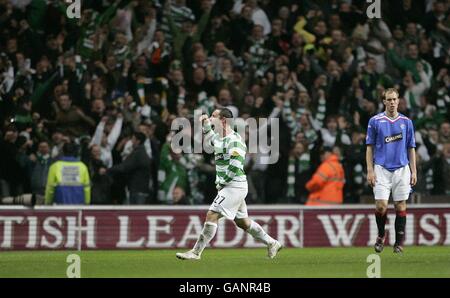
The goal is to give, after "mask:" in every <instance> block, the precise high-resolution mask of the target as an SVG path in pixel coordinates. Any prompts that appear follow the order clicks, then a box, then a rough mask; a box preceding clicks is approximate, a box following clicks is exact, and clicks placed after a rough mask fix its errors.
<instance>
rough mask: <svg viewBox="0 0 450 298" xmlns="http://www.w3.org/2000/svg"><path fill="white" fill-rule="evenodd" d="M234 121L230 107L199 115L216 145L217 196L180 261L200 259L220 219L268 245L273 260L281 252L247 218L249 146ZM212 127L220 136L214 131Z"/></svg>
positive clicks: (269, 238) (210, 140)
mask: <svg viewBox="0 0 450 298" xmlns="http://www.w3.org/2000/svg"><path fill="white" fill-rule="evenodd" d="M232 118H233V114H232V113H231V111H230V110H229V109H227V108H222V109H216V110H214V112H213V113H212V115H211V118H208V116H207V115H202V116H200V119H199V120H200V121H201V122H202V124H203V133H204V135H205V138H206V140H207V141H208V143H209V142H211V143H212V145H214V155H215V161H216V188H217V190H218V194H217V196H216V198H215V199H214V202H213V203H212V204H211V206H210V207H209V210H208V213H207V214H206V221H205V224H204V226H203V230H202V232H201V234H200V236H199V237H198V239H197V242H196V243H195V245H194V248H193V249H191V250H190V251H188V252H185V253H177V254H176V256H177V258H179V259H183V260H199V259H200V257H201V254H202V252H203V250H204V249H205V247H206V245H207V244H208V243H209V242H210V241H211V240H212V239H213V238H214V236H215V234H216V231H217V222H218V220H219V218H221V217H225V218H227V219H231V220H234V222H235V223H236V225H237V226H238V227H239V228H241V229H243V230H244V231H246V232H248V233H249V234H250V235H252V236H253V237H254V238H255V239H257V240H260V241H261V242H263V243H264V244H266V245H267V249H268V256H269V258H272V259H273V258H274V257H275V256H276V255H277V253H278V251H279V250H280V249H281V244H280V243H279V242H278V241H277V240H275V239H273V238H272V237H270V236H269V235H268V234H267V233H266V232H265V231H264V229H263V228H262V227H261V226H260V225H259V224H258V223H256V222H255V221H253V220H251V219H250V218H249V217H248V213H247V205H246V203H245V197H246V196H247V192H248V186H247V178H246V176H245V173H244V160H245V153H246V150H247V147H246V145H245V143H244V141H243V140H242V138H241V136H240V135H239V134H238V133H237V132H235V131H234V130H233V129H232V128H231V126H230V123H229V122H230V121H231V120H232ZM212 125H214V127H215V130H216V131H218V133H216V132H215V131H214V130H213V129H212Z"/></svg>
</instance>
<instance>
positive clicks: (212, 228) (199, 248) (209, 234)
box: [192, 221, 217, 255]
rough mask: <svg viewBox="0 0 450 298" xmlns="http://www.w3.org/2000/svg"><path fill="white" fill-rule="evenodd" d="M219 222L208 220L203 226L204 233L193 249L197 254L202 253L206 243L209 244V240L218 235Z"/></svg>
mask: <svg viewBox="0 0 450 298" xmlns="http://www.w3.org/2000/svg"><path fill="white" fill-rule="evenodd" d="M216 231H217V224H216V223H213V222H209V221H206V222H205V225H204V226H203V230H202V233H201V234H200V236H199V237H198V239H197V242H196V243H195V245H194V248H193V249H192V250H193V251H194V253H195V254H197V255H201V254H202V252H203V250H204V249H205V247H206V245H208V243H209V241H211V240H212V239H213V238H214V236H215V235H216Z"/></svg>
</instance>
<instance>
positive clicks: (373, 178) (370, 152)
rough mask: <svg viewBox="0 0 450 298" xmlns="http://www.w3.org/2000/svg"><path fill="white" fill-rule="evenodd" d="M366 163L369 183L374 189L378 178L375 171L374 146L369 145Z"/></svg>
mask: <svg viewBox="0 0 450 298" xmlns="http://www.w3.org/2000/svg"><path fill="white" fill-rule="evenodd" d="M366 163H367V183H368V184H369V185H370V186H371V187H374V186H375V182H376V180H377V177H376V176H375V171H374V170H373V146H372V145H367V150H366Z"/></svg>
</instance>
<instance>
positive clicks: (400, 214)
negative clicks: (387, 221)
mask: <svg viewBox="0 0 450 298" xmlns="http://www.w3.org/2000/svg"><path fill="white" fill-rule="evenodd" d="M405 225H406V210H403V211H397V216H396V217H395V245H402V244H403V239H404V237H405Z"/></svg>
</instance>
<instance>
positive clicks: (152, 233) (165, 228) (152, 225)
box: [146, 216, 175, 247]
mask: <svg viewBox="0 0 450 298" xmlns="http://www.w3.org/2000/svg"><path fill="white" fill-rule="evenodd" d="M147 221H148V242H147V245H146V246H147V247H171V246H172V245H173V243H174V242H175V239H174V238H173V237H172V238H170V239H169V240H167V241H164V242H158V235H159V234H160V233H165V234H168V235H170V234H171V223H172V221H173V216H147ZM158 222H164V223H165V224H163V225H158Z"/></svg>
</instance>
